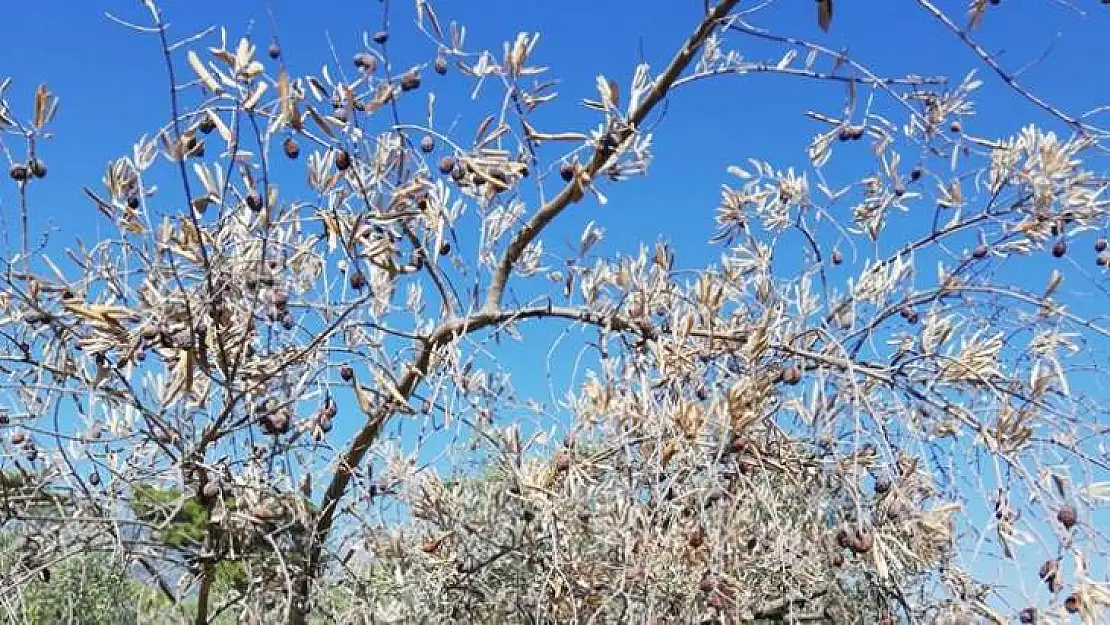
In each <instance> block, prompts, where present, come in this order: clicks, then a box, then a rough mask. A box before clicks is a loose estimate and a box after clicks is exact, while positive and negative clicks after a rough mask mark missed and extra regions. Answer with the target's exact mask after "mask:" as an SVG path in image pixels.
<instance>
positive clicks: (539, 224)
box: [485, 0, 740, 310]
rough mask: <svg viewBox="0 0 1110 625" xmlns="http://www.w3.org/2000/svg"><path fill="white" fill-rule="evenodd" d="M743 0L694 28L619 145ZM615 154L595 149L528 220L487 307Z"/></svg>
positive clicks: (727, 1) (725, 1) (496, 303)
mask: <svg viewBox="0 0 1110 625" xmlns="http://www.w3.org/2000/svg"><path fill="white" fill-rule="evenodd" d="M739 2H740V0H722V1H721V2H720V4H718V5H717V6H716V7H714V8H713V10H712V11H710V12H709V13H707V14H706V16H705V18H704V19H702V21H701V24H699V25H698V27H697V28H696V29H695V30H694V32H693V33H692V34H691V35H690V36H689V38H687V40H686V43H685V44H683V46H682V48H681V49H679V51H678V53H677V54H675V56H674V58H672V59H671V62H670V64H669V65H668V66H667V69H666V70H665V71H664V72H663V74H662V75H660V76H659V78H657V79H656V80H655V84H654V85H653V86H652V89H651V91H650V92H649V93H648V94H647V96H646V97H645V98H644V100H643V102H641V103H640V105H639V106H637V107H636V109H635V110H634V111H632V112H631V114H630V115H629V117H628V125H627V126H626V127H625V128H623V129H621V130H620V131H619V133H618V137H617V142H616V143H617V144H618V145H619V144H620V143H621V142H623V141H624V140H625V139H627V138H628V137H629V136H630V135H631V134H632V133H633V132H635V130H634V129H635V128H636V127H638V126H640V124H642V123H643V121H644V120H645V119H647V116H648V114H650V113H651V111H652V109H654V108H655V107H656V106H657V105H658V104H659V103H660V102H662V101H663V98H664V97H666V95H667V93H668V92H669V91H670V89H671V87H672V86H674V84H675V82H676V81H678V79H679V76H681V75H682V72H683V71H685V69H686V68H687V67H689V65H690V62H691V61H693V60H694V56H695V55H696V54H697V52H698V50H700V49H701V47H702V45H704V44H705V41H706V40H707V39H708V38H709V35H710V34H712V32H713V29H714V28H716V27H717V24H718V23H719V22H720V21H721V20H723V19H724V18H725V17H726V16H728V14H729V12H730V11H731V10H732V9H733V8H734V7H735V6H736V5H737V4H739ZM610 156H612V148H611V147H606V146H599V147H598V148H596V149H595V150H594V155H593V158H591V159H590V162H589V163H588V164H587V165H586V167H585V170H584V171H583V172H581V174H580V175H581V176H582V177H581V178H578V179H576V180H572V181H571V182H569V183H567V185H566V186H565V187H563V190H562V191H561V192H559V195H557V196H555V197H554V198H552V199H551V200H550V201H549V202H548V203H547V204H545V205H543V206H542V207H541V208H540V209H539V211H537V212H536V214H535V215H533V216H532V219H531V220H529V221H528V223H527V224H525V225H524V227H522V228H521V229H520V230H519V231H517V233H516V235H514V236H513V239H512V241H510V242H509V247H508V249H506V250H505V255H504V256H503V257H502V258H501V262H500V263H499V264H498V266H497V271H496V272H495V273H494V276H493V282H492V283H491V284H490V289H489V292H488V293H487V295H486V303H485V309H486V310H497V309H498V308H499V307H500V306H501V299H502V297H503V296H504V294H505V286H506V284H507V283H508V281H509V275H510V274H511V273H512V270H513V265H514V264H515V263H516V262H517V261H518V260H519V259H520V256H521V255H522V254H523V253H524V250H525V248H527V247H528V245H529V244H530V243H532V241H534V240H535V239H536V237H538V236H539V235H540V233H541V232H542V231H543V229H544V228H546V227H547V225H548V224H549V223H551V222H552V220H554V219H555V218H556V217H558V216H559V213H562V212H563V210H564V209H566V207H567V206H569V205H570V204H571V202H574V201H576V200H577V199H578V198H579V197H581V193H582V189H581V185H582V180H583V179H585V180H592V179H593V177H594V175H596V174H597V172H598V171H599V170H600V169H601V167H602V165H604V164H605V162H606V161H607V160H609V157H610Z"/></svg>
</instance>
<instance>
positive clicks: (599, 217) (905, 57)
mask: <svg viewBox="0 0 1110 625" xmlns="http://www.w3.org/2000/svg"><path fill="white" fill-rule="evenodd" d="M937 2H938V4H940V5H941V6H942V7H943V8H945V9H948V10H953V11H956V12H959V11H962V10H963V8H964V7H965V6H966V4H967V3H966V2H964V1H963V0H960V1H959V2H952V1H941V0H937ZM1075 3H1076V4H1077V5H1079V6H1080V7H1081V8H1083V9H1084V10H1086V11H1088V15H1086V16H1081V15H1078V14H1076V13H1075V12H1074V11H1072V10H1071V9H1068V8H1066V7H1065V6H1063V3H1062V2H1054V1H1052V0H1025V1H1022V2H1018V1H1017V0H1003V2H1002V3H1001V5H1000V6H998V7H991V9H990V10H989V12H988V15H987V16H986V20H985V23H984V25H983V27H982V28H981V30H980V31H978V32H977V34H976V36H977V37H978V38H979V39H980V40H981V41H982V42H983V44H984V45H985V47H986V48H987V49H988V50H990V51H992V52H995V53H998V54H999V58H1000V59H1001V60H1002V61H1003V62H1004V63H1005V64H1006V65H1007V67H1008V68H1010V69H1016V68H1020V67H1023V66H1025V65H1026V64H1029V63H1034V64H1033V65H1032V66H1030V67H1029V68H1028V69H1027V71H1026V72H1025V73H1024V74H1022V77H1021V80H1022V82H1023V83H1024V84H1026V85H1027V86H1029V87H1031V88H1032V89H1034V90H1035V91H1039V92H1041V93H1043V94H1045V95H1047V96H1048V97H1049V99H1051V100H1052V102H1053V103H1054V104H1055V105H1057V106H1058V107H1060V108H1062V109H1064V110H1065V111H1068V112H1070V113H1072V114H1078V113H1081V112H1083V111H1086V110H1088V109H1090V108H1093V107H1094V106H1096V105H1098V104H1103V103H1107V102H1110V80H1108V77H1110V45H1108V44H1107V38H1108V34H1110V7H1106V6H1103V5H1100V4H1099V3H1098V2H1097V1H1096V0H1075ZM271 4H272V8H273V11H274V14H275V16H276V18H277V23H278V27H279V29H280V36H281V41H282V48H283V54H284V57H285V59H286V61H287V62H288V63H289V64H290V65H291V68H292V70H293V73H294V74H299V73H304V72H315V71H318V70H319V68H320V66H321V64H323V63H325V62H327V63H329V64H330V63H331V59H330V56H329V52H328V48H327V44H328V39H327V37H328V36H330V38H331V40H332V41H333V42H334V43H335V45H336V48H337V50H338V51H339V58H340V61H341V63H343V64H345V65H349V59H350V55H351V53H352V52H354V51H356V50H357V49H359V48H360V47H361V44H360V43H358V42H359V41H360V37H361V35H362V33H363V32H364V31H370V32H372V31H374V30H377V29H378V28H380V24H381V7H382V5H381V3H380V2H377V1H375V0H362V1H359V2H298V1H292V0H273V2H272V3H266V2H263V1H260V0H233V1H232V0H223V1H218V0H188V1H183V0H177V1H167V2H165V3H164V4H163V10H164V11H165V13H166V15H167V16H168V19H169V21H170V22H171V24H172V32H173V33H174V34H175V35H176V36H177V37H180V36H184V35H186V34H189V33H191V32H194V31H196V30H199V29H200V28H202V27H204V26H207V25H209V24H212V23H219V24H223V25H225V26H226V27H227V28H228V33H229V39H231V40H233V41H234V40H235V39H237V38H238V37H239V36H241V35H243V34H246V33H253V39H254V41H255V42H256V43H258V44H259V46H260V47H265V45H266V43H267V42H268V41H269V39H270V36H271V34H272V31H271V26H270V23H269V19H268V17H267V14H266V9H267V6H270V5H271ZM748 4H751V3H743V5H748ZM436 6H437V9H438V11H439V14H440V16H441V18H443V19H444V20H449V19H459V20H460V21H462V22H463V23H465V24H466V26H467V27H468V29H469V31H470V35H469V38H468V42H469V46H468V47H470V48H472V49H473V48H476V47H486V48H490V49H493V50H495V51H500V48H501V42H502V41H506V40H511V39H512V38H513V37H514V35H515V34H516V33H517V32H519V31H535V30H539V31H541V32H542V33H543V38H542V39H541V42H540V44H539V47H538V51H537V53H536V56H535V61H536V62H537V63H540V64H545V65H549V66H551V67H552V72H551V75H552V76H554V77H557V78H559V79H561V81H562V83H561V86H560V88H559V91H560V93H561V94H562V98H561V99H560V101H559V102H558V103H557V104H555V105H554V106H553V107H548V110H546V111H545V112H543V113H542V114H541V115H540V117H539V119H540V121H541V124H540V127H541V129H542V130H552V131H555V130H580V129H586V128H592V127H593V126H594V125H595V123H596V118H595V117H594V115H593V114H592V113H589V112H587V111H585V110H583V109H582V107H581V106H580V105H579V104H578V102H579V101H580V99H581V98H582V97H591V98H592V97H595V95H596V89H595V87H594V84H595V76H596V75H597V74H599V73H601V74H605V75H607V76H609V77H611V78H614V79H615V80H616V81H617V82H618V83H620V85H621V86H622V88H625V89H626V88H627V85H628V82H629V78H630V76H631V71H632V69H633V67H634V66H635V64H636V63H637V61H638V60H639V59H640V55H641V53H642V54H643V56H644V58H645V59H646V60H647V61H648V62H650V63H651V64H652V67H653V69H655V70H658V69H660V68H661V67H662V66H663V65H664V64H665V63H666V61H667V60H668V59H669V56H670V54H671V53H672V52H673V50H674V49H675V47H676V46H677V45H678V43H679V42H680V41H681V40H682V39H683V37H685V35H686V34H687V33H688V31H689V29H690V28H691V25H692V24H694V23H695V21H696V20H697V19H698V16H699V13H700V10H701V6H702V2H701V1H700V0H682V1H680V0H669V1H663V0H650V1H643V0H641V1H624V0H591V1H587V0H562V1H559V2H553V1H551V0H482V1H480V2H458V1H452V0H441V1H440V2H438V3H437V5H436ZM105 10H107V11H111V12H113V13H114V14H116V15H119V16H120V17H123V18H125V19H129V20H135V21H139V22H143V20H144V17H145V13H144V11H143V9H142V8H141V6H139V3H138V2H136V1H135V0H105V1H100V2H93V1H84V0H58V1H56V2H53V3H42V4H39V5H34V4H27V3H24V4H21V5H19V7H18V8H9V9H6V10H5V11H4V13H5V15H4V16H3V18H2V19H0V77H3V76H11V77H13V78H14V81H15V82H14V87H13V89H12V92H11V100H12V101H13V103H14V104H15V106H16V109H17V112H20V113H25V112H26V111H28V110H29V109H30V101H31V94H32V93H33V91H34V88H35V86H36V85H37V84H38V83H39V82H41V81H45V82H47V83H48V84H49V86H50V87H51V89H52V90H53V91H54V92H55V93H56V94H57V95H59V96H60V98H61V108H60V113H59V116H58V118H57V120H56V121H55V123H54V124H53V129H54V131H55V134H56V135H57V136H56V138H55V139H53V140H52V141H50V142H49V143H47V144H46V145H44V146H43V147H42V148H41V154H42V156H43V157H44V159H45V160H46V162H47V163H48V165H49V167H50V175H49V177H48V179H47V180H46V181H44V184H35V185H32V187H33V188H32V206H33V207H34V212H33V214H32V224H31V225H32V231H33V232H42V231H44V230H46V229H49V228H57V233H56V234H54V235H53V236H54V238H55V240H56V243H57V244H59V245H60V244H68V243H69V242H70V241H72V240H73V238H74V237H78V236H79V237H84V238H86V239H89V238H93V237H95V236H96V233H97V229H98V227H102V226H103V225H104V224H103V223H102V222H101V221H100V220H101V217H100V216H99V214H98V213H97V212H96V211H95V209H94V208H93V207H92V206H91V205H90V203H89V201H88V200H87V198H86V197H85V196H84V195H83V194H82V193H81V192H80V189H81V186H82V185H90V186H93V187H96V186H98V185H99V180H100V177H101V175H102V173H103V171H104V166H105V164H106V163H107V162H108V160H109V159H111V158H114V157H117V156H118V155H120V154H123V153H128V152H130V146H131V144H132V142H133V140H134V139H135V138H136V137H138V136H139V135H141V134H143V133H149V132H150V131H151V130H152V129H154V128H156V127H158V126H159V125H160V124H161V123H163V122H164V121H165V120H166V119H167V117H168V96H167V87H166V77H165V71H164V66H163V64H162V59H161V58H160V56H159V48H158V44H157V40H156V39H155V38H154V37H153V36H150V35H139V34H135V33H131V32H127V31H125V30H124V29H123V28H122V27H120V26H119V25H117V24H115V23H113V22H111V21H110V20H108V19H106V18H105V17H104V15H103V11H105ZM412 14H413V13H412V2H403V1H399V0H394V2H393V13H392V20H393V22H394V28H393V29H392V30H393V32H394V39H393V40H392V42H391V46H392V49H393V50H394V53H395V54H397V55H398V58H399V59H400V61H399V63H400V64H401V65H402V66H405V65H407V64H408V63H415V62H419V61H427V60H429V58H430V52H429V50H430V48H429V47H428V45H427V44H426V43H425V42H421V44H420V47H419V49H410V48H409V44H410V43H411V42H412V41H413V39H412V38H411V35H412V33H413V31H411V30H410V29H409V28H408V24H409V23H410V22H411V18H412ZM756 23H757V24H759V25H762V26H768V27H772V28H774V29H776V30H777V31H779V32H782V33H786V34H793V35H796V36H799V37H803V38H807V39H810V40H813V41H815V42H818V43H821V44H822V45H825V46H827V47H830V48H833V49H840V48H844V49H847V50H848V51H849V53H850V54H851V56H852V57H853V58H854V59H855V60H857V61H860V62H862V63H865V64H867V65H868V66H870V67H871V68H872V69H873V70H874V71H876V73H878V74H880V75H883V74H899V75H903V74H905V73H907V72H910V73H916V74H921V75H934V74H943V75H949V76H950V77H953V78H954V79H956V80H957V81H958V79H959V78H961V77H962V76H963V75H964V74H966V72H967V71H968V70H969V69H971V68H973V67H979V68H980V74H981V77H982V78H983V79H984V81H985V86H984V88H983V89H982V91H981V93H980V96H979V97H978V98H977V102H978V103H979V108H980V110H981V111H983V112H985V113H986V114H984V115H977V116H975V117H974V118H971V119H969V120H966V121H965V127H966V129H967V131H968V132H971V133H974V134H978V135H982V136H987V137H996V136H1002V135H1006V134H1009V133H1012V132H1014V131H1016V130H1017V129H1018V128H1020V127H1021V126H1022V125H1024V124H1026V123H1027V122H1029V121H1030V120H1037V121H1039V122H1045V121H1047V118H1046V117H1045V115H1044V114H1043V113H1041V112H1039V111H1038V110H1036V109H1034V108H1033V107H1032V106H1031V105H1029V104H1028V103H1027V102H1025V101H1024V100H1022V99H1020V98H1019V97H1017V96H1015V95H1014V94H1013V93H1012V92H1010V91H1008V90H1007V89H1006V88H1004V87H1003V86H1002V85H1001V83H1000V81H999V80H998V79H997V78H996V77H995V76H994V75H993V74H991V73H990V72H989V70H986V68H983V67H982V65H981V64H980V63H979V62H978V60H977V59H976V58H975V57H974V55H973V54H972V53H971V52H970V51H969V50H968V49H967V48H966V47H964V46H962V45H961V44H960V43H959V42H958V41H956V40H955V39H954V37H953V36H952V35H951V34H950V33H949V32H947V31H946V30H945V29H944V28H943V27H942V26H941V25H940V24H939V23H937V22H936V21H935V20H933V19H932V18H931V17H930V16H929V15H927V14H926V13H925V12H923V11H922V10H920V9H919V8H918V7H917V5H916V3H914V2H911V1H908V0H905V1H894V0H871V1H863V2H858V1H857V2H849V1H847V0H840V1H839V2H837V5H836V16H835V19H834V21H833V26H832V29H831V32H830V33H828V34H825V33H822V32H821V31H820V30H819V29H818V27H817V25H816V19H815V9H814V2H813V0H780V2H778V5H777V6H775V7H774V8H772V9H770V10H769V11H768V12H767V18H766V19H762V20H760V19H757V20H756ZM213 41H214V40H213ZM727 41H728V42H729V45H730V47H732V48H733V49H737V50H739V51H740V52H741V53H743V54H744V55H745V56H746V57H750V58H762V59H767V60H777V58H778V57H779V56H781V53H782V49H781V48H777V47H769V46H767V45H765V44H762V43H760V42H756V41H753V40H750V39H744V38H742V37H739V36H729V37H728V38H727ZM1046 52H1048V56H1047V57H1046V58H1044V59H1043V60H1042V61H1040V62H1037V61H1038V59H1040V58H1041V56H1042V55H1043V54H1045V53H1046ZM179 66H180V67H181V68H182V74H186V75H187V72H186V71H184V63H183V62H182V63H180V65H179ZM425 80H426V81H427V83H428V84H430V85H434V86H436V87H435V88H437V89H438V85H439V83H438V82H437V80H439V79H438V77H435V76H434V75H428V76H426V77H425ZM467 86H469V85H467ZM448 93H451V89H448ZM455 95H456V96H457V95H459V94H458V93H455ZM842 95H843V86H842V85H840V84H837V83H814V82H806V81H802V80H800V79H796V78H789V77H782V76H768V75H752V76H741V77H736V76H730V77H724V78H718V79H714V80H712V81H706V82H702V83H699V84H696V85H694V86H692V87H688V88H686V89H685V90H683V91H680V92H678V93H677V94H676V96H675V97H674V98H672V100H671V101H670V103H669V104H668V106H667V113H666V117H665V119H664V120H663V123H662V125H661V126H660V127H659V128H658V130H657V132H656V133H655V143H656V150H655V161H654V163H653V168H652V172H651V173H650V175H649V176H648V177H647V178H643V179H635V180H632V181H630V182H627V183H624V184H622V185H619V186H617V187H609V188H607V189H606V191H607V192H608V194H609V197H610V200H611V202H610V204H609V205H608V206H606V207H598V206H596V204H593V203H590V202H585V203H583V204H581V205H579V206H576V207H574V208H573V209H572V210H570V211H569V212H568V213H567V215H566V219H565V220H564V221H563V222H562V224H561V225H560V226H559V227H558V228H556V229H554V230H553V231H552V232H551V233H549V235H548V237H547V239H546V240H547V247H548V249H551V250H555V251H561V250H562V248H561V247H560V246H561V244H562V242H563V241H564V240H567V241H575V240H577V236H578V234H579V233H580V232H581V228H582V226H583V225H584V224H585V223H586V221H588V220H590V219H593V220H596V221H597V222H598V224H599V225H601V226H603V227H605V229H606V231H607V235H608V236H607V242H606V244H605V245H606V247H605V248H604V249H609V250H618V251H622V252H628V253H632V252H634V251H635V250H636V248H637V246H638V244H639V243H640V242H641V241H646V242H649V243H650V242H653V241H654V240H655V239H657V238H658V237H660V236H662V237H665V238H667V239H669V240H671V241H673V242H674V243H675V245H676V248H677V250H678V253H679V264H680V265H681V266H684V267H691V266H699V265H704V264H705V263H708V262H713V261H715V260H716V259H717V258H718V256H719V253H720V249H718V248H713V247H711V246H708V245H706V244H705V240H706V238H707V237H708V236H709V234H710V233H711V232H712V230H713V227H714V223H713V217H714V210H715V207H716V206H717V202H718V200H719V196H720V185H721V184H722V183H727V182H732V180H731V179H730V177H729V176H728V175H727V174H726V173H725V168H726V167H727V166H728V165H731V164H739V163H743V161H744V160H745V159H746V158H748V157H757V158H760V159H766V160H768V161H770V162H772V163H774V164H775V165H776V166H779V167H782V168H785V167H787V166H790V165H793V166H795V167H798V168H801V169H804V168H805V167H806V162H805V146H806V144H807V143H808V142H809V140H810V138H811V137H812V136H813V135H814V134H815V133H816V132H818V131H820V130H823V128H821V127H819V126H817V125H816V123H815V122H812V121H808V120H806V119H804V118H803V117H802V116H801V113H802V112H803V111H805V110H806V109H810V108H813V109H816V110H821V111H825V112H828V113H836V112H837V111H839V110H840V107H841V105H842ZM456 101H457V100H456ZM403 106H408V107H410V108H409V109H408V113H409V115H410V116H412V117H419V116H420V112H419V109H418V108H415V107H418V106H420V104H418V103H417V102H416V101H415V100H414V101H413V102H406V103H403ZM464 115H466V117H465V120H464V124H463V128H464V129H465V131H464V136H469V135H470V133H472V132H473V128H474V125H475V123H476V121H477V117H476V115H475V114H474V113H473V111H466V112H464ZM438 119H439V120H440V121H441V122H444V121H447V120H448V119H449V113H448V111H447V110H442V111H441V112H440V113H439V115H438ZM1100 121H1102V122H1103V125H1110V116H1103V117H1102V119H1101V120H1100ZM1049 125H1051V122H1049ZM558 149H560V148H559V147H558V146H545V147H544V148H543V150H541V156H542V157H543V158H544V159H546V160H547V162H551V161H552V160H553V159H554V158H555V157H557V156H558V152H557V151H556V150H558ZM858 149H860V150H861V161H860V162H861V164H863V163H869V162H870V160H869V159H868V158H867V154H866V148H865V147H864V145H863V144H862V143H861V144H860V145H859V147H858ZM840 160H841V162H843V157H841V159H840ZM850 164H851V163H850V162H849V163H848V165H850ZM863 166H864V167H867V166H869V165H866V164H865V165H863ZM837 167H838V169H839V170H843V169H844V167H843V165H838V166H837ZM5 169H6V163H5ZM6 182H7V181H6V180H5V186H4V187H3V189H2V190H0V214H2V215H3V220H4V223H5V228H6V230H7V231H8V232H9V233H12V234H14V233H15V232H16V231H15V230H14V229H13V228H14V226H15V222H14V221H13V219H12V218H13V216H14V215H15V214H16V213H15V210H16V204H15V194H14V193H13V192H12V187H11V186H10V185H7V184H6ZM16 241H17V239H15V238H12V239H11V240H10V241H9V244H10V246H11V247H8V246H5V247H8V249H14V246H15V244H16ZM1036 262H1037V266H1036V267H1035V268H1034V269H1035V271H1036V272H1038V273H1047V271H1048V269H1049V267H1048V265H1047V264H1045V263H1044V262H1043V261H1036ZM1041 280H1042V279H1041V278H1038V279H1037V282H1038V283H1040V281H1041ZM1089 305H1091V304H1089ZM1093 305H1094V306H1097V305H1098V304H1097V303H1096V304H1093ZM504 347H506V351H505V352H503V353H504V354H505V355H506V356H507V357H508V359H510V360H511V361H513V362H516V363H518V364H519V366H518V367H517V368H516V369H517V371H518V372H526V373H525V374H524V375H518V376H516V377H515V378H514V381H515V382H516V384H517V385H518V387H520V388H521V389H522V390H523V391H524V392H525V393H526V394H528V393H529V392H531V393H535V394H539V395H540V396H541V398H545V397H546V384H545V383H544V380H543V379H542V377H541V376H537V375H534V374H533V373H532V372H536V371H538V368H537V366H536V361H537V355H536V354H535V353H534V351H531V352H530V351H528V350H527V349H525V348H519V347H512V346H504ZM571 353H572V352H571Z"/></svg>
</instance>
